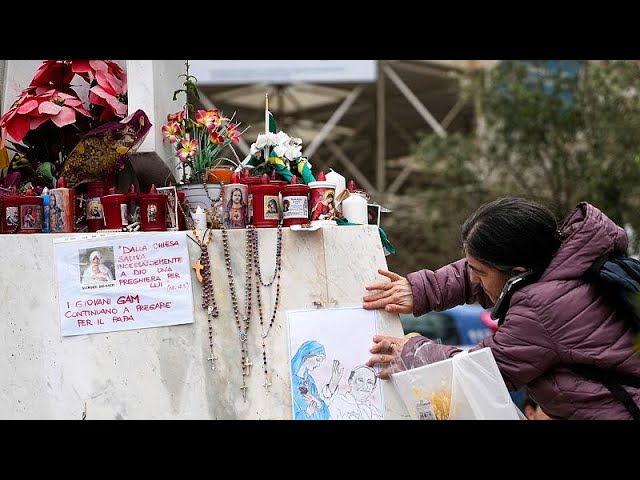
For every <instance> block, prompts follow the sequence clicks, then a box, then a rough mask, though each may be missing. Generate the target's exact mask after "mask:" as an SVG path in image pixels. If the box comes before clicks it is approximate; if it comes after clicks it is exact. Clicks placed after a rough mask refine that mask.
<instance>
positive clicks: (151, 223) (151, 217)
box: [138, 185, 167, 232]
mask: <svg viewBox="0 0 640 480" xmlns="http://www.w3.org/2000/svg"><path fill="white" fill-rule="evenodd" d="M138 198H139V202H140V224H141V226H140V229H141V230H142V231H143V232H164V231H166V230H167V220H166V218H167V196H166V195H163V194H162V193H158V192H157V191H156V186H155V185H151V188H150V189H149V193H140V194H138Z"/></svg>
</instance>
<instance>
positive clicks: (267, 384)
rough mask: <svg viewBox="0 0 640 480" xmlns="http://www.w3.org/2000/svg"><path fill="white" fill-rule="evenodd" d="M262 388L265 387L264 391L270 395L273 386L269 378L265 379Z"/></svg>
mask: <svg viewBox="0 0 640 480" xmlns="http://www.w3.org/2000/svg"><path fill="white" fill-rule="evenodd" d="M262 386H263V387H264V389H265V390H266V392H267V395H269V387H270V386H271V382H270V381H269V379H268V378H265V379H264V383H263V384H262Z"/></svg>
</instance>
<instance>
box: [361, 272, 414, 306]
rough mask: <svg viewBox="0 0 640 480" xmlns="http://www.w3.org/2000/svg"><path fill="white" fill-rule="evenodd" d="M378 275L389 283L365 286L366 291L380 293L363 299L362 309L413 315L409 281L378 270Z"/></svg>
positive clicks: (394, 274) (395, 274)
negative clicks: (387, 279) (388, 280)
mask: <svg viewBox="0 0 640 480" xmlns="http://www.w3.org/2000/svg"><path fill="white" fill-rule="evenodd" d="M378 273H379V274H380V275H384V276H385V277H387V278H389V279H390V280H391V281H390V282H378V283H372V284H371V285H367V286H366V289H367V290H380V291H379V292H378V293H374V294H372V295H367V296H366V297H364V298H363V300H364V304H363V305H362V307H363V308H364V309H366V310H375V309H377V308H384V309H385V311H387V312H389V313H413V292H412V291H411V285H410V284H409V280H407V279H406V278H404V277H402V276H400V275H398V274H397V273H393V272H390V271H388V270H383V269H379V270H378Z"/></svg>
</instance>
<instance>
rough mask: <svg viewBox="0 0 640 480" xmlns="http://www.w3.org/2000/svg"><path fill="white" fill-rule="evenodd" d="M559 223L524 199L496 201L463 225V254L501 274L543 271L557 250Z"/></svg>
mask: <svg viewBox="0 0 640 480" xmlns="http://www.w3.org/2000/svg"><path fill="white" fill-rule="evenodd" d="M557 230H558V224H557V222H556V219H555V217H554V216H553V213H551V211H550V210H549V209H548V208H546V207H544V206H542V205H540V204H538V203H535V202H533V201H531V200H527V199H524V198H514V197H509V198H499V199H498V200H494V201H493V202H490V203H486V204H484V205H483V206H481V207H480V208H479V209H478V210H477V211H476V212H475V213H474V214H472V215H471V216H470V217H469V218H467V220H466V221H465V222H464V224H463V225H462V243H463V246H464V249H465V252H466V253H468V254H469V255H471V256H472V257H474V258H477V259H478V260H480V261H481V262H483V263H486V264H487V265H489V266H491V267H494V268H497V269H498V270H500V271H502V272H509V271H510V270H511V269H512V268H514V267H525V268H531V269H533V270H536V271H540V270H544V269H545V268H546V267H547V266H548V265H549V262H550V261H551V258H552V257H553V255H555V253H556V252H557V251H558V247H559V246H560V238H559V235H558V233H557Z"/></svg>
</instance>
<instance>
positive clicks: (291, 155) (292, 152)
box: [284, 146, 302, 160]
mask: <svg viewBox="0 0 640 480" xmlns="http://www.w3.org/2000/svg"><path fill="white" fill-rule="evenodd" d="M300 155H302V149H301V148H300V147H298V146H290V147H288V148H287V150H286V151H285V152H284V156H285V157H287V158H288V159H289V160H295V159H296V158H298V157H299V156H300Z"/></svg>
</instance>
